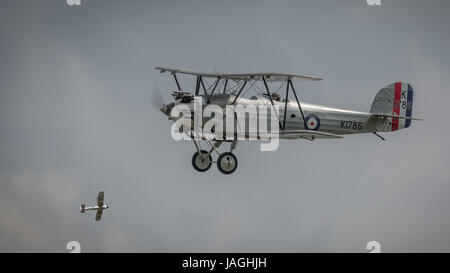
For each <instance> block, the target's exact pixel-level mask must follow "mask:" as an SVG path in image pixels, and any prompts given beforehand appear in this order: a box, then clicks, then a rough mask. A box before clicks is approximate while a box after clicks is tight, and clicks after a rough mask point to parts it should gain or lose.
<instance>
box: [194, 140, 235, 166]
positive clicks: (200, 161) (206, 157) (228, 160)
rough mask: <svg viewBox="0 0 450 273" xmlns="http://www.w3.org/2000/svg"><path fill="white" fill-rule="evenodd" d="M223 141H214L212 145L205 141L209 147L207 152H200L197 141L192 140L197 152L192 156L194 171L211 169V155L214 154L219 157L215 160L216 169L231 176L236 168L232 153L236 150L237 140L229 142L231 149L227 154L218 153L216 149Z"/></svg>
mask: <svg viewBox="0 0 450 273" xmlns="http://www.w3.org/2000/svg"><path fill="white" fill-rule="evenodd" d="M222 142H223V141H216V142H214V144H213V143H212V142H211V141H209V140H207V143H208V144H209V145H210V146H211V149H210V150H209V151H206V150H201V149H200V146H199V145H198V144H197V141H196V140H194V144H195V148H196V149H197V152H195V153H194V155H193V156H192V166H193V167H194V169H195V170H197V171H199V172H206V171H207V170H209V169H210V168H211V165H212V163H214V162H215V161H213V159H212V156H211V154H212V153H213V152H216V153H217V154H218V155H219V157H218V158H217V161H216V163H217V167H218V169H219V171H220V172H221V173H223V174H232V173H233V172H234V171H235V170H236V169H237V166H238V160H237V157H236V156H235V155H234V154H233V153H232V152H233V150H234V149H236V145H237V140H233V142H231V148H230V151H229V152H224V153H220V152H219V150H218V148H219V146H220V144H222Z"/></svg>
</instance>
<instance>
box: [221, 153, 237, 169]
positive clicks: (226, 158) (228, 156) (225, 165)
mask: <svg viewBox="0 0 450 273" xmlns="http://www.w3.org/2000/svg"><path fill="white" fill-rule="evenodd" d="M237 166H238V160H237V158H236V156H235V155H234V154H233V153H230V152H225V153H223V154H221V155H220V156H219V158H218V159H217V167H218V168H219V171H220V172H221V173H223V174H232V173H233V172H234V171H235V170H236V169H237Z"/></svg>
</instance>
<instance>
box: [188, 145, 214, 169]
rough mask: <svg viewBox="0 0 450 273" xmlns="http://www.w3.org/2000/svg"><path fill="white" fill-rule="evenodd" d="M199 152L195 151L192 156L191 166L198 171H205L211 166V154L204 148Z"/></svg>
mask: <svg viewBox="0 0 450 273" xmlns="http://www.w3.org/2000/svg"><path fill="white" fill-rule="evenodd" d="M200 152H201V154H199V153H198V152H195V154H194V155H193V156H192V166H193V167H194V169H196V170H197V171H199V172H206V171H207V170H209V168H211V165H212V162H213V161H212V156H211V154H209V153H208V152H207V151H205V150H200Z"/></svg>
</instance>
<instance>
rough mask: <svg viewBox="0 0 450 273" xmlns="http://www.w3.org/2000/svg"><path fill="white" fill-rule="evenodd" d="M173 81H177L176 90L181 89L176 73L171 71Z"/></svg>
mask: <svg viewBox="0 0 450 273" xmlns="http://www.w3.org/2000/svg"><path fill="white" fill-rule="evenodd" d="M172 75H173V78H174V79H175V82H176V83H177V87H178V91H181V87H180V83H179V82H178V79H177V75H176V73H172Z"/></svg>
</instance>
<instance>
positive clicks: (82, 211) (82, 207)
mask: <svg viewBox="0 0 450 273" xmlns="http://www.w3.org/2000/svg"><path fill="white" fill-rule="evenodd" d="M85 207H86V205H85V204H83V205H81V206H80V211H81V213H84V211H85V209H84V208H85Z"/></svg>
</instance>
